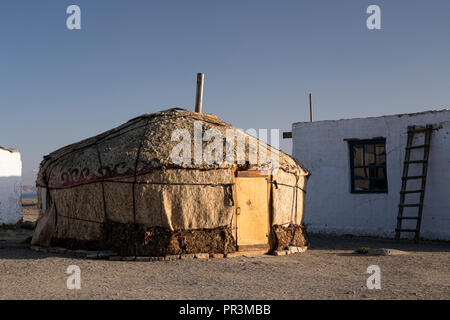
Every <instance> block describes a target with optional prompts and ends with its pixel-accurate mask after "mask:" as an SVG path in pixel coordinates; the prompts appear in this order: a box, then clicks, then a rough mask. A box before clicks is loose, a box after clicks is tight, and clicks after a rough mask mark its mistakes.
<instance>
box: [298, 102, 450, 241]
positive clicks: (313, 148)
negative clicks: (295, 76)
mask: <svg viewBox="0 0 450 320" xmlns="http://www.w3.org/2000/svg"><path fill="white" fill-rule="evenodd" d="M426 124H433V125H435V126H438V127H440V129H438V130H436V131H433V135H432V139H431V148H430V160H429V167H428V177H427V186H426V192H425V201H424V209H423V219H422V228H421V236H422V237H424V238H428V239H441V240H450V134H449V132H450V110H443V111H430V112H424V113H419V114H409V115H394V116H383V117H376V118H362V119H348V120H336V121H317V122H313V123H309V122H299V123H294V124H293V125H292V135H293V156H294V157H295V158H297V159H298V160H299V161H300V162H301V163H302V164H303V165H305V167H306V168H308V169H309V170H310V171H311V172H312V175H311V177H310V179H309V181H308V186H307V194H306V210H305V224H306V225H307V227H308V230H309V231H311V232H320V233H336V234H353V235H370V236H381V237H393V236H394V235H395V228H396V224H397V213H398V204H399V200H400V194H399V192H400V188H401V175H402V170H403V161H404V154H405V145H406V139H407V127H408V126H409V125H426ZM376 137H385V138H386V153H387V159H386V161H387V162H386V167H387V180H388V193H387V194H352V193H350V160H349V148H348V142H347V141H344V139H352V138H357V139H372V138H376ZM415 144H420V143H419V142H416V143H415ZM419 150H420V151H419ZM419 150H417V151H415V152H422V154H423V149H419ZM418 155H419V154H416V155H415V156H416V158H417V159H419V158H421V157H423V156H421V157H419V156H418ZM415 166H417V168H421V165H415ZM410 168H412V165H411V166H410ZM410 170H411V169H410ZM416 173H417V172H416ZM409 175H415V174H414V171H412V172H411V171H410V174H409ZM418 175H419V174H418ZM410 181H411V180H410ZM412 181H414V180H412ZM415 183H420V180H417V181H416V182H415ZM408 189H411V190H412V189H420V188H418V187H417V185H416V187H414V185H413V184H409V182H408ZM411 197H418V194H417V195H411ZM407 201H409V203H417V201H418V200H417V199H416V200H414V198H409V199H408V200H407ZM405 210H411V211H408V212H406V211H405V214H408V215H410V216H413V215H417V208H405ZM405 221H406V223H405ZM415 222H416V221H415V220H404V228H411V227H415ZM405 235H407V234H406V233H402V236H405ZM409 236H412V234H410V235H409Z"/></svg>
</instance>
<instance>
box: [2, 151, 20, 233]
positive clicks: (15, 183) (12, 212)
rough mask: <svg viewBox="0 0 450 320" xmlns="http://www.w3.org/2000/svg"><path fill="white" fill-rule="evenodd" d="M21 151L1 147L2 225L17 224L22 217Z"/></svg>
mask: <svg viewBox="0 0 450 320" xmlns="http://www.w3.org/2000/svg"><path fill="white" fill-rule="evenodd" d="M21 176H22V161H21V160H20V153H19V152H17V151H9V150H5V149H3V148H1V149H0V225H2V224H15V223H17V222H18V221H20V220H21V219H22V205H21V202H20V199H21V186H22V177H21Z"/></svg>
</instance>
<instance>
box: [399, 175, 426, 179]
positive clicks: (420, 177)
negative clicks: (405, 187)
mask: <svg viewBox="0 0 450 320" xmlns="http://www.w3.org/2000/svg"><path fill="white" fill-rule="evenodd" d="M423 178H425V176H409V177H403V178H402V180H413V179H423Z"/></svg>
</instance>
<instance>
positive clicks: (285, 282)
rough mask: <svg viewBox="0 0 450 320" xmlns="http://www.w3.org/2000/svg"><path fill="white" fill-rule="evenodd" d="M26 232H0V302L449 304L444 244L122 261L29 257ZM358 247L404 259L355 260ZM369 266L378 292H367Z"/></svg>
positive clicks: (318, 242)
mask: <svg viewBox="0 0 450 320" xmlns="http://www.w3.org/2000/svg"><path fill="white" fill-rule="evenodd" d="M8 232H9V233H8ZM30 232H31V231H29V230H23V229H20V231H17V232H16V233H14V234H13V233H12V231H6V230H3V231H2V230H0V299H450V274H449V269H450V244H449V243H422V244H420V245H414V244H411V243H401V244H397V243H395V242H393V241H391V240H380V239H370V238H356V237H355V238H349V237H325V236H320V235H313V236H311V242H312V246H311V248H310V249H309V250H308V251H307V252H306V253H302V254H295V255H289V256H280V257H275V256H249V257H245V256H242V257H236V258H226V259H209V260H197V259H196V260H178V261H163V262H122V261H102V260H87V259H79V258H75V257H70V256H65V255H58V254H46V253H41V252H35V251H32V250H30V249H29V248H27V246H26V245H25V244H23V243H20V242H21V241H22V240H23V239H24V238H26V237H27V236H29V235H30ZM359 247H369V248H395V249H399V250H403V251H406V252H407V253H406V254H404V255H394V256H367V255H356V254H353V253H352V252H353V251H354V250H355V249H357V248H359ZM374 264H375V265H378V266H379V267H380V268H381V289H380V290H369V289H367V287H366V279H367V277H368V276H369V274H367V273H366V270H367V267H368V266H369V265H374ZM69 265H77V266H79V267H80V269H81V289H80V290H69V289H67V287H66V280H67V277H68V275H67V274H65V272H66V269H67V267H68V266H69Z"/></svg>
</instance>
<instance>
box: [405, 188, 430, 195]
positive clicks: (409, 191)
mask: <svg viewBox="0 0 450 320" xmlns="http://www.w3.org/2000/svg"><path fill="white" fill-rule="evenodd" d="M424 191H425V190H423V189H420V190H406V191H400V193H402V194H406V193H420V192H424Z"/></svg>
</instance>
